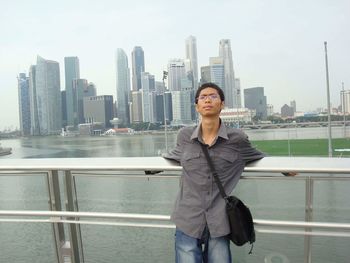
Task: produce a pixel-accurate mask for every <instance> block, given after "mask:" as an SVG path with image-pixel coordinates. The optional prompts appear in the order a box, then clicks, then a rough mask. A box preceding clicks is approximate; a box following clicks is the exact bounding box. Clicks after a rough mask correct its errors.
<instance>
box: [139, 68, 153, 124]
mask: <svg viewBox="0 0 350 263" xmlns="http://www.w3.org/2000/svg"><path fill="white" fill-rule="evenodd" d="M141 87H142V89H141V92H142V120H143V122H151V123H154V122H156V101H155V100H156V86H155V80H154V75H151V74H149V73H148V72H142V73H141Z"/></svg>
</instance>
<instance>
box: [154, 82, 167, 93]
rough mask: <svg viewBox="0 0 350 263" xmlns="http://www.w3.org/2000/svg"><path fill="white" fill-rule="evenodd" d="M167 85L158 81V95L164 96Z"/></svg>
mask: <svg viewBox="0 0 350 263" xmlns="http://www.w3.org/2000/svg"><path fill="white" fill-rule="evenodd" d="M164 92H165V84H164V83H163V82H162V81H156V93H157V95H161V94H164Z"/></svg>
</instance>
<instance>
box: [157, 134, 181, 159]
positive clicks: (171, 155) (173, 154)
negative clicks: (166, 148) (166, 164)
mask: <svg viewBox="0 0 350 263" xmlns="http://www.w3.org/2000/svg"><path fill="white" fill-rule="evenodd" d="M182 144H183V139H182V133H181V131H180V132H179V133H178V135H177V140H176V146H175V148H174V149H172V150H171V151H170V152H167V153H163V154H162V157H163V158H165V159H170V160H174V161H176V162H178V163H180V160H181V155H182Z"/></svg>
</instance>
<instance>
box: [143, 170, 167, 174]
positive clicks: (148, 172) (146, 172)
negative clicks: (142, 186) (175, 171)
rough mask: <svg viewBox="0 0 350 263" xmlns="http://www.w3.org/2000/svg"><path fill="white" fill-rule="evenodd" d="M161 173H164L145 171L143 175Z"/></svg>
mask: <svg viewBox="0 0 350 263" xmlns="http://www.w3.org/2000/svg"><path fill="white" fill-rule="evenodd" d="M161 172H164V171H153V170H152V171H151V170H147V171H145V174H158V173H161Z"/></svg>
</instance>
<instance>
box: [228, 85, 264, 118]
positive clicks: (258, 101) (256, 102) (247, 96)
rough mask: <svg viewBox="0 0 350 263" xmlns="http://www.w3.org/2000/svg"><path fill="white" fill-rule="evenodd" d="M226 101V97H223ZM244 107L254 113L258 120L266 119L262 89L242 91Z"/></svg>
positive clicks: (255, 88)
mask: <svg viewBox="0 0 350 263" xmlns="http://www.w3.org/2000/svg"><path fill="white" fill-rule="evenodd" d="M225 101H226V97H225ZM244 105H245V107H246V108H248V109H250V110H255V111H256V117H257V118H258V119H259V120H266V118H267V103H266V96H265V95H264V88H263V87H254V88H249V89H245V90H244Z"/></svg>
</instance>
